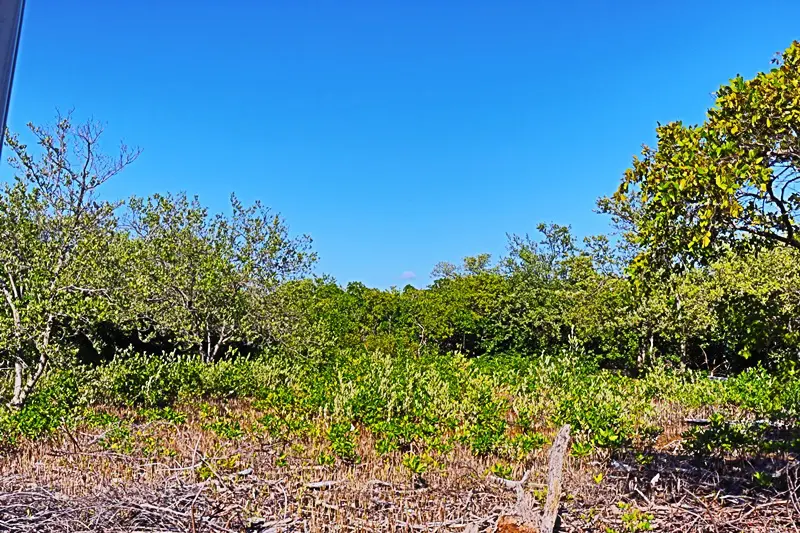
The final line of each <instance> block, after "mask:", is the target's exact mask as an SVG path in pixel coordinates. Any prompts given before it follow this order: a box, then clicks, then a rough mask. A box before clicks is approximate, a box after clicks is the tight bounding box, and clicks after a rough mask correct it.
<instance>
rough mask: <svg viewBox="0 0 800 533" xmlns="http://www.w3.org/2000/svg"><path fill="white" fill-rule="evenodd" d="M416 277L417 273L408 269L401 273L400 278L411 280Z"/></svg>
mask: <svg viewBox="0 0 800 533" xmlns="http://www.w3.org/2000/svg"><path fill="white" fill-rule="evenodd" d="M416 277H417V275H416V274H414V273H413V272H411V271H410V270H406V271H405V272H403V273H402V274H400V279H407V280H411V279H416Z"/></svg>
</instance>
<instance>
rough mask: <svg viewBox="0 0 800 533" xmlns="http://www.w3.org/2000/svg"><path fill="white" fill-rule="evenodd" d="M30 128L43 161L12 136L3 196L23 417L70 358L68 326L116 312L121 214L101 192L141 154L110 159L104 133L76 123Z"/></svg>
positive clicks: (1, 285) (3, 344) (7, 283)
mask: <svg viewBox="0 0 800 533" xmlns="http://www.w3.org/2000/svg"><path fill="white" fill-rule="evenodd" d="M29 128H30V130H31V132H32V134H33V137H34V138H35V140H36V144H37V145H38V152H39V153H38V155H37V154H35V153H32V151H31V150H30V149H29V147H28V145H26V144H25V143H24V142H23V141H22V140H20V137H19V136H18V135H14V134H8V135H7V137H6V143H7V145H8V147H9V148H10V149H11V152H12V156H11V158H10V163H11V166H12V168H13V169H14V170H15V177H14V179H13V181H11V182H9V183H6V184H5V185H4V186H3V188H2V191H1V192H0V264H2V268H3V271H2V275H0V291H1V292H2V295H3V303H4V306H3V307H2V311H0V362H2V363H6V364H10V365H11V366H12V367H13V386H12V391H11V400H10V402H9V403H10V405H11V406H14V407H20V406H22V405H23V404H24V403H25V400H26V399H27V398H28V396H29V394H30V393H31V391H32V390H33V389H34V387H35V386H36V383H37V382H38V381H39V379H40V378H41V376H42V374H43V373H44V371H45V369H46V367H47V366H48V364H49V363H50V362H51V361H54V360H55V358H56V357H57V356H63V355H64V353H65V351H66V350H67V349H68V347H69V342H68V341H69V338H68V337H69V333H68V331H67V330H66V329H65V327H64V326H65V325H67V324H69V325H70V326H71V327H72V328H80V327H81V326H83V325H87V324H88V323H90V322H91V321H92V320H94V319H99V318H100V317H102V316H104V315H106V314H109V313H111V312H112V311H113V303H112V297H113V295H112V292H113V287H115V283H114V281H113V280H114V278H115V276H116V275H117V272H118V269H117V268H115V265H114V264H113V258H114V257H116V254H115V253H113V251H112V250H113V248H114V243H115V235H116V233H115V232H116V218H115V214H114V212H115V209H116V207H117V205H116V204H113V203H110V202H107V201H103V200H101V199H100V198H99V197H98V190H99V189H100V188H101V186H102V185H103V184H104V183H106V182H107V181H108V180H109V179H111V178H112V177H114V176H115V175H117V174H118V173H119V172H120V171H122V170H123V169H124V168H125V167H126V166H128V165H129V164H130V163H132V162H133V161H134V160H135V159H136V157H137V156H138V154H139V151H137V150H131V149H129V148H127V147H126V146H124V145H123V146H121V148H120V150H119V153H118V154H117V155H116V156H114V157H110V156H108V155H106V154H104V153H103V152H102V151H101V149H100V146H99V141H100V137H101V135H102V133H103V129H102V127H101V126H99V125H98V124H95V123H91V122H90V123H86V124H83V125H80V126H75V125H74V124H73V123H72V120H71V119H70V117H69V116H59V118H58V121H57V122H56V124H55V125H54V126H52V127H39V126H34V125H32V124H29ZM2 366H6V365H2Z"/></svg>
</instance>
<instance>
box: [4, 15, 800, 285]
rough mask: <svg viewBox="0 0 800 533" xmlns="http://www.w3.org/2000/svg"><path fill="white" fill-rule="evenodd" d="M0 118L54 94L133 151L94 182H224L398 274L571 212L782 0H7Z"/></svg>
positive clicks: (326, 254) (609, 183)
mask: <svg viewBox="0 0 800 533" xmlns="http://www.w3.org/2000/svg"><path fill="white" fill-rule="evenodd" d="M223 6H226V7H223ZM25 17H26V18H25V21H24V25H23V34H22V42H21V48H20V52H19V57H18V63H17V72H16V77H15V81H14V93H13V101H12V105H11V111H10V116H9V127H11V128H12V129H15V130H19V129H20V128H21V127H22V126H23V125H24V124H25V123H26V122H28V121H49V120H51V119H52V117H53V116H54V111H55V109H56V108H60V109H62V110H67V109H70V108H74V110H75V115H76V117H78V118H85V117H88V116H93V117H95V118H97V119H100V120H102V121H103V122H106V123H107V124H108V126H107V141H109V146H110V147H113V145H114V144H115V143H116V142H118V141H119V140H121V139H124V140H125V141H126V142H127V143H129V144H134V145H138V146H140V147H142V148H143V150H144V152H143V154H142V156H141V158H140V159H139V161H137V162H136V163H135V165H134V166H133V167H131V168H130V169H129V170H128V171H126V173H124V174H123V175H121V176H120V177H119V178H118V179H117V181H116V182H113V183H110V184H109V186H108V188H107V190H106V194H108V195H109V196H113V197H127V196H129V195H131V194H138V195H146V194H150V193H153V192H165V191H181V190H185V191H187V192H189V193H197V194H199V195H200V197H201V199H202V201H203V202H204V203H206V204H208V205H210V206H211V207H212V209H214V210H223V209H225V207H226V205H227V200H228V196H229V194H230V193H231V192H232V191H235V192H236V193H237V194H238V195H239V196H240V197H241V198H242V199H243V200H246V201H251V200H255V199H261V200H262V201H263V202H264V203H265V204H266V205H269V206H271V207H273V208H274V209H275V210H277V211H279V212H281V213H282V214H283V215H284V216H285V217H286V219H287V221H288V223H289V225H290V226H291V228H292V230H293V231H294V232H302V233H308V234H310V235H311V236H312V237H313V238H314V247H315V249H316V250H317V251H318V252H319V254H320V256H321V261H320V264H319V268H318V269H319V271H320V272H326V273H329V274H332V275H333V276H335V277H336V278H337V280H339V281H340V282H342V283H346V282H348V281H352V280H360V281H363V282H365V283H366V284H368V285H372V286H379V287H388V286H390V285H399V286H402V285H404V284H405V283H407V282H408V281H409V280H410V279H411V278H413V277H414V276H413V275H412V274H411V273H416V279H413V280H411V281H413V282H414V283H415V284H417V285H418V286H422V285H425V284H426V283H427V282H428V274H429V273H430V271H431V269H432V268H433V266H434V265H435V264H436V263H437V262H438V261H441V260H447V261H453V262H458V261H459V260H460V258H461V257H463V256H466V255H474V254H478V253H482V252H491V253H493V254H495V255H499V254H502V253H503V252H504V250H505V243H506V238H505V234H506V233H507V232H511V233H526V232H531V233H533V232H534V231H535V227H536V224H537V223H538V222H540V221H545V222H557V223H561V224H571V225H572V226H573V228H574V229H575V231H576V232H577V233H578V234H579V235H585V234H589V233H596V232H603V231H606V229H607V226H606V224H607V221H606V220H605V219H604V218H603V217H602V216H600V215H597V214H594V213H593V208H594V204H595V200H596V198H597V197H598V196H600V195H603V194H607V193H609V192H611V191H612V190H613V189H614V187H615V186H616V184H617V182H618V180H619V177H620V175H621V173H622V172H623V171H624V169H625V168H626V166H627V165H628V163H629V162H630V159H631V156H632V155H633V154H634V153H636V152H638V151H639V148H640V145H641V144H642V143H643V142H652V140H653V137H654V127H655V125H656V121H661V122H667V121H670V120H676V119H683V120H685V121H689V122H697V121H699V120H701V119H702V117H703V113H704V112H705V110H706V108H707V107H708V106H709V105H710V104H711V103H712V101H713V100H712V96H711V93H712V92H713V91H714V90H715V89H716V88H717V87H718V86H719V85H720V84H722V83H724V82H725V81H726V80H728V79H729V78H731V77H733V76H734V75H735V74H737V73H741V74H743V75H745V76H752V75H753V74H755V73H756V72H757V71H759V70H764V69H768V68H769V60H770V59H771V58H772V56H773V54H774V53H775V52H777V51H779V50H782V49H784V48H786V47H787V46H788V45H789V43H790V42H791V40H792V39H796V38H800V28H798V25H797V21H798V20H800V2H797V1H794V0H786V1H780V2H779V1H770V0H762V1H760V2H753V1H747V0H728V1H722V0H716V1H715V0H710V1H702V2H701V1H697V0H693V1H691V2H690V1H682V0H679V1H673V2H657V3H656V2H653V3H648V2H641V1H637V2H633V1H627V0H616V1H611V0H596V1H589V0H583V1H578V0H563V1H559V2H536V1H533V0H527V1H523V0H518V1H510V0H493V1H489V0H484V1H474V0H461V1H458V2H457V1H455V0H439V1H436V0H427V1H422V0H406V1H402V2H401V1H385V2H374V1H366V0H364V1H348V0H336V1H333V0H317V1H315V2H308V1H302V0H264V1H247V0H239V1H236V2H221V1H218V0H213V1H212V0H198V1H192V2H189V1H183V0H170V1H163V2H162V1H148V0H142V1H137V2H109V1H107V0H102V1H101V0H82V1H81V2H64V1H61V0H27V8H26V13H25Z"/></svg>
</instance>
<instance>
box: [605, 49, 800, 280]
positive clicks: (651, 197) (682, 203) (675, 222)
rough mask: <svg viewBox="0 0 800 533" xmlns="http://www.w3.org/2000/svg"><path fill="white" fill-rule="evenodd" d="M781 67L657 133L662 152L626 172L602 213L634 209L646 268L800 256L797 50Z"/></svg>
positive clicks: (735, 86)
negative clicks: (742, 256) (726, 253)
mask: <svg viewBox="0 0 800 533" xmlns="http://www.w3.org/2000/svg"><path fill="white" fill-rule="evenodd" d="M774 63H775V66H774V68H772V69H771V70H770V71H769V72H764V73H760V74H758V75H757V76H756V77H755V78H753V79H751V80H745V79H744V78H742V77H741V76H737V77H735V78H734V79H732V80H731V81H730V83H728V84H727V85H724V86H722V87H721V88H720V89H719V91H718V92H717V95H716V103H715V105H714V107H712V108H711V109H710V110H709V111H708V115H707V118H706V120H705V121H704V122H703V123H702V124H699V125H696V126H687V125H684V124H683V123H681V122H672V123H670V124H667V125H664V126H659V127H658V129H657V134H658V144H657V147H656V148H655V149H652V148H648V147H645V148H644V149H643V151H642V156H641V157H640V158H635V159H634V162H633V166H632V167H631V168H630V169H629V170H628V171H626V173H625V176H624V179H623V181H622V184H621V186H620V187H619V190H618V191H617V192H616V194H615V196H614V199H613V201H614V202H613V203H606V204H605V207H606V208H609V209H608V210H609V211H611V212H612V214H616V215H619V214H623V215H625V213H626V209H625V208H624V206H625V205H626V204H628V205H633V206H636V213H635V225H636V228H635V240H636V243H637V244H638V245H639V246H640V253H639V254H638V256H637V258H636V260H635V265H636V266H638V267H639V268H640V269H642V270H647V269H650V270H652V269H654V268H658V267H661V266H664V267H667V268H671V267H676V266H686V265H688V264H692V263H695V262H705V261H707V260H708V259H709V258H710V257H711V256H713V255H714V254H715V253H716V252H718V251H720V250H724V249H727V248H730V247H731V246H736V245H740V244H742V243H748V244H756V245H784V246H789V247H792V248H796V249H800V224H799V223H798V215H799V214H800V189H799V188H798V187H799V186H800V43H798V42H795V43H793V44H792V45H791V46H790V47H789V48H788V49H787V50H786V51H785V52H784V53H783V54H782V55H781V56H780V57H778V58H776V59H775V61H774ZM621 206H622V207H621ZM601 207H602V206H601ZM628 211H630V210H628ZM627 214H628V216H630V214H631V213H630V212H628V213H627Z"/></svg>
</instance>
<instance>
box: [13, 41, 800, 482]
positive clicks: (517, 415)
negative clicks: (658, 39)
mask: <svg viewBox="0 0 800 533" xmlns="http://www.w3.org/2000/svg"><path fill="white" fill-rule="evenodd" d="M798 66H800V44H797V43H795V44H793V45H792V47H790V48H789V49H788V50H787V51H786V52H785V53H784V54H783V55H782V57H781V58H780V59H779V60H778V62H777V64H776V65H775V68H773V69H772V70H771V71H769V72H766V73H763V74H759V75H758V76H757V77H756V78H754V79H753V80H743V79H742V78H738V77H737V78H735V79H733V80H732V81H731V82H730V84H728V85H726V86H724V87H722V88H721V89H720V91H719V92H718V98H717V102H716V104H715V106H714V107H713V108H712V109H711V110H710V111H709V114H708V118H707V120H706V121H705V122H704V123H703V124H700V125H697V126H685V125H683V124H680V123H673V124H668V125H666V126H662V127H660V128H659V129H658V145H657V147H656V148H652V149H651V148H645V150H644V151H643V156H642V158H637V159H635V161H634V164H633V167H632V168H631V169H630V170H629V171H628V172H627V173H626V175H625V177H624V179H623V183H622V185H621V187H620V189H619V191H617V192H616V193H615V194H614V195H612V196H610V197H608V198H603V199H601V200H600V201H599V208H600V211H602V212H604V213H606V214H609V215H611V217H612V219H613V221H614V225H615V228H616V229H617V230H618V231H616V232H615V233H614V234H613V235H611V236H603V235H599V236H593V237H588V238H585V239H582V240H579V239H576V238H575V237H574V236H573V235H572V234H571V233H570V229H569V227H566V226H559V225H554V224H542V225H540V226H539V227H538V235H537V236H534V237H530V236H511V237H510V238H509V243H508V254H507V255H506V256H505V257H501V258H498V259H496V260H495V259H493V258H491V257H490V256H488V255H478V256H475V257H468V258H465V259H464V260H463V262H462V264H460V265H453V264H448V263H442V264H440V265H438V266H437V267H436V269H435V272H434V275H435V276H434V277H435V281H434V282H433V283H432V284H431V285H430V286H429V287H427V288H424V289H416V288H414V287H412V286H407V287H405V288H402V289H390V290H379V289H373V288H369V287H366V286H364V285H363V284H360V283H351V284H348V285H347V286H346V287H342V286H340V285H338V284H337V283H336V282H335V281H334V280H332V279H329V278H327V277H325V276H315V275H312V271H313V265H314V262H315V259H316V256H315V254H314V253H313V251H312V249H311V241H310V239H309V238H308V237H305V236H299V237H298V236H292V235H291V234H290V232H289V230H288V228H287V226H286V224H285V222H284V221H283V219H282V218H281V217H280V216H279V215H277V214H275V213H273V212H271V211H270V210H269V209H267V208H265V207H263V206H261V205H260V204H256V205H253V206H246V205H243V204H242V203H241V202H240V201H239V200H237V199H236V198H235V197H232V199H231V210H230V212H229V214H227V215H212V214H210V213H209V212H208V210H207V209H206V208H204V207H203V206H202V205H201V204H200V203H199V201H198V200H197V199H193V198H190V197H187V196H186V195H184V194H178V195H154V196H151V197H149V198H131V199H129V200H126V201H119V202H114V201H110V200H108V199H107V198H106V196H104V195H103V194H102V186H103V184H104V183H105V182H106V181H108V180H109V179H111V178H112V177H114V176H116V175H117V174H118V173H120V172H122V171H123V170H124V168H125V167H126V166H127V165H129V164H131V163H133V162H134V160H135V159H136V156H137V155H138V152H137V151H136V150H130V149H128V148H127V147H124V146H123V147H122V149H121V151H120V152H119V153H116V154H114V155H107V154H106V153H105V152H103V151H102V150H101V146H100V140H101V133H102V130H101V129H100V128H98V127H97V126H96V125H94V124H86V125H80V126H76V125H75V124H73V122H72V120H71V118H70V117H59V118H58V120H57V122H56V124H55V125H54V126H52V127H49V128H48V127H38V126H31V128H30V129H31V133H32V135H33V137H32V138H33V139H34V141H35V146H28V145H27V144H25V142H24V141H23V140H22V137H21V136H18V135H15V134H9V135H8V136H7V139H6V142H7V147H8V148H7V149H8V150H9V151H10V152H11V153H12V157H11V162H12V166H13V168H14V169H15V179H14V180H13V181H11V182H9V183H6V184H5V185H4V186H3V189H2V191H0V263H2V265H3V272H2V273H0V289H1V290H2V293H3V297H4V298H3V305H2V308H1V309H2V310H1V311H0V368H2V370H0V372H2V377H3V381H2V385H0V396H2V397H3V398H4V403H5V404H7V405H8V408H6V409H4V410H2V411H0V435H1V436H2V444H3V445H4V446H14V445H15V444H17V443H19V442H20V440H21V439H26V438H35V437H38V436H41V435H46V434H49V433H52V432H54V431H56V430H57V429H58V428H62V427H70V426H73V425H75V424H78V423H84V422H85V421H86V420H89V421H92V420H94V421H95V422H96V423H98V424H105V425H114V424H118V425H119V424H121V422H120V421H119V420H116V419H113V417H112V418H107V417H106V418H104V417H103V416H101V415H102V409H103V408H113V407H128V408H136V409H139V410H140V413H141V416H156V417H168V418H169V417H172V418H175V420H179V419H180V417H181V416H183V415H181V414H180V412H179V411H175V410H174V409H175V408H179V407H180V406H181V405H187V404H188V402H190V401H191V402H192V403H194V404H195V405H201V406H202V405H206V404H203V403H202V402H203V401H212V400H222V399H228V400H230V399H232V398H240V399H246V400H247V401H252V402H253V406H254V408H255V409H256V410H257V411H258V413H259V417H258V418H257V419H256V420H255V421H250V422H245V421H243V420H238V419H236V417H235V416H233V415H226V416H222V415H219V416H217V417H216V418H214V417H211V418H212V420H210V421H209V422H208V423H209V424H211V426H209V427H212V426H213V427H212V429H213V430H214V431H215V432H220V433H222V434H226V435H228V436H231V437H237V436H240V435H242V434H244V433H247V432H250V433H257V434H259V435H268V436H272V437H281V438H285V439H290V440H291V438H292V437H298V438H300V437H301V436H309V435H311V436H314V435H316V436H321V437H322V438H323V439H324V440H325V441H326V442H328V443H329V448H328V449H327V451H322V452H320V456H319V461H320V462H321V463H325V462H327V461H337V460H341V461H350V462H353V461H358V459H359V458H358V453H357V451H356V444H355V438H356V437H355V435H354V432H357V431H363V432H367V433H369V434H371V435H373V436H374V445H375V449H376V450H377V451H378V452H379V453H389V452H392V451H395V450H400V451H408V450H412V449H413V450H415V454H416V455H413V457H416V459H413V458H412V459H408V461H409V465H408V467H409V469H411V470H412V471H413V470H415V469H416V470H421V469H422V470H424V468H425V466H424V464H422V463H420V461H423V462H424V461H427V460H428V459H429V458H430V457H429V456H428V455H426V454H435V453H446V451H447V450H448V449H450V448H452V446H454V445H456V444H458V445H463V446H466V447H467V448H468V449H469V450H471V451H472V452H473V453H474V454H475V455H478V456H488V455H492V456H496V457H498V458H501V459H502V460H504V461H523V460H524V459H525V457H526V456H527V454H529V453H530V452H531V451H532V450H534V449H536V448H538V447H540V446H542V445H544V444H545V443H546V442H547V436H546V435H547V434H548V430H549V429H550V428H552V427H553V426H555V425H556V424H560V423H563V422H569V423H571V424H572V425H573V427H574V428H575V430H576V431H577V432H578V439H577V441H576V444H575V445H574V446H573V454H577V455H587V454H590V453H592V452H593V451H594V450H596V449H598V448H618V447H623V446H628V445H633V444H635V445H638V446H644V447H647V446H650V445H652V443H653V442H655V439H656V438H657V437H658V435H659V434H660V433H661V431H662V430H663V427H662V422H663V420H662V418H660V417H661V416H662V415H663V412H660V411H659V410H658V409H657V408H656V406H657V405H660V404H675V405H682V406H685V407H687V408H694V407H700V406H715V407H716V408H717V409H718V410H719V411H720V412H721V413H725V412H729V413H733V412H739V413H741V412H742V411H744V412H747V413H749V414H751V415H752V416H757V417H759V418H763V419H770V420H774V419H778V418H780V419H782V420H794V418H795V417H796V416H797V414H798V413H797V410H798V408H800V378H798V376H797V373H796V370H795V368H796V364H797V361H798V355H799V354H800V261H798V259H800V237H799V236H798V232H800V227H798V225H797V221H796V218H797V216H798V214H799V213H798V212H799V211H800V193H798V191H797V188H796V187H797V185H796V184H797V183H800V173H798V171H800V144H799V143H800V141H798V133H799V132H800V69H799V68H798ZM709 373H711V374H715V375H720V374H722V375H726V376H729V379H728V380H727V381H717V380H709V379H706V376H707V375H708V374H709ZM207 409H212V408H211V407H207ZM720 416H722V415H720ZM82 421H83V422H82ZM119 427H120V428H124V425H123V426H119ZM120 431H122V430H120ZM731 431H733V430H731V429H730V428H729V427H728V426H724V425H720V424H717V425H712V426H711V427H710V428H709V429H708V431H706V432H698V433H697V434H696V435H695V438H694V440H691V441H690V443H694V444H690V445H689V446H695V447H696V449H695V451H704V452H706V453H724V452H726V451H730V448H731V439H732V438H733V437H731V435H730V432H731ZM759 431H762V432H763V431H766V429H764V428H761V429H758V428H756V429H752V430H747V431H745V430H742V431H740V432H738V433H735V435H734V436H735V438H736V439H738V440H736V439H734V440H735V442H736V443H737V445H740V446H741V447H745V448H747V449H750V448H748V447H751V448H755V449H757V450H758V451H760V452H771V451H776V450H777V449H786V448H794V447H796V446H797V443H796V442H794V441H788V442H782V441H771V444H764V442H763V440H761V439H760V436H759V435H760V434H759ZM709 432H710V433H709ZM726 432H727V433H726ZM121 434H124V432H123V433H119V432H118V433H113V432H112V433H106V435H109V436H108V437H106V440H107V441H108V445H109V446H112V445H117V444H119V443H117V444H114V442H112V441H113V438H115V437H114V435H117V437H116V438H121V437H119V435H121ZM709 435H711V437H709ZM712 437H713V438H712ZM726 439H727V440H726ZM420 457H428V459H424V460H423V459H420ZM498 465H500V466H497V471H498V472H499V473H500V474H502V473H504V472H505V470H503V468H504V467H503V466H502V463H498Z"/></svg>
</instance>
